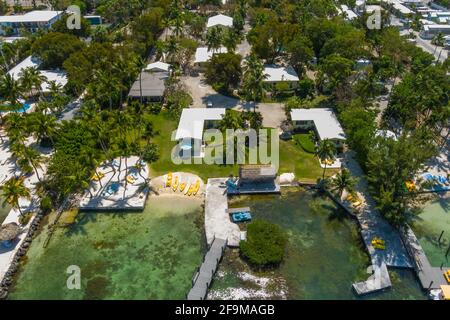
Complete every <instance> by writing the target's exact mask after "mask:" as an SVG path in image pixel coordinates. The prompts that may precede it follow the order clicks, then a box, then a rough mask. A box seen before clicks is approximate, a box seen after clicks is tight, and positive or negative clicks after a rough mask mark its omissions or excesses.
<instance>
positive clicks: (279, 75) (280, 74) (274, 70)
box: [264, 64, 299, 89]
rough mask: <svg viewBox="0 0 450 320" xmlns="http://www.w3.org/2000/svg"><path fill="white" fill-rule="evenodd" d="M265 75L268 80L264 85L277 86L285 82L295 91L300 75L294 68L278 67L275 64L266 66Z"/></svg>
mask: <svg viewBox="0 0 450 320" xmlns="http://www.w3.org/2000/svg"><path fill="white" fill-rule="evenodd" d="M264 74H265V75H266V78H265V79H264V83H266V84H269V85H275V84H276V83H280V82H285V83H287V84H288V86H289V89H295V88H297V86H298V81H299V78H298V75H297V72H295V70H294V68H293V67H292V66H286V67H285V66H277V65H274V64H268V65H265V66H264Z"/></svg>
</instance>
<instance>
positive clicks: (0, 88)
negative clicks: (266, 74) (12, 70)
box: [0, 73, 23, 106]
mask: <svg viewBox="0 0 450 320" xmlns="http://www.w3.org/2000/svg"><path fill="white" fill-rule="evenodd" d="M22 90H23V88H22V86H21V84H20V82H19V81H17V80H15V79H14V78H13V76H11V75H10V74H9V73H7V74H5V75H4V76H3V77H2V78H1V80H0V95H1V96H2V97H3V98H4V99H5V100H7V101H9V103H10V104H11V105H13V106H15V105H17V103H18V100H19V98H20V97H22V92H23V91H22Z"/></svg>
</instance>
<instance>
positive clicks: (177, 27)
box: [172, 9, 184, 38]
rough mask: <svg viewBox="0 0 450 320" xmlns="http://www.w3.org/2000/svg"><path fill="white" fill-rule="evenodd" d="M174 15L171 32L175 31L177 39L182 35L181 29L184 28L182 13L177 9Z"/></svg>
mask: <svg viewBox="0 0 450 320" xmlns="http://www.w3.org/2000/svg"><path fill="white" fill-rule="evenodd" d="M175 12H176V14H175V18H174V19H173V20H172V24H173V30H174V31H175V35H176V36H177V38H179V37H180V36H181V35H183V27H184V18H183V14H184V13H183V12H182V11H180V10H179V9H177V10H176V11H175Z"/></svg>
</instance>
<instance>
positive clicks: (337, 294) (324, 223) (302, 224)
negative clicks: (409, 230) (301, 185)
mask: <svg viewBox="0 0 450 320" xmlns="http://www.w3.org/2000/svg"><path fill="white" fill-rule="evenodd" d="M246 206H248V207H250V208H251V213H252V216H253V217H254V218H260V219H265V220H269V221H271V222H273V223H277V224H279V225H280V226H282V227H283V228H284V229H285V230H286V231H287V233H288V235H289V244H288V248H287V253H286V256H285V261H284V262H283V263H282V264H281V266H280V267H279V268H278V269H277V270H275V271H271V272H262V273H261V272H259V273H257V272H254V271H251V270H249V269H248V267H247V272H249V273H251V274H253V275H258V276H261V277H269V278H275V279H277V278H281V279H283V280H284V281H285V283H286V287H287V295H286V297H285V298H288V299H357V297H356V296H355V294H354V292H353V290H352V287H351V286H352V283H354V282H356V281H362V280H365V279H367V278H368V276H369V275H368V274H367V273H366V270H367V266H368V264H369V258H368V256H367V254H366V252H365V249H364V248H363V244H362V241H361V239H360V236H359V233H358V229H357V224H356V222H355V221H354V220H352V219H351V218H349V217H348V216H347V215H346V214H345V213H344V212H343V211H341V210H338V209H337V208H336V207H335V205H334V204H333V203H332V202H331V201H329V200H328V199H326V198H323V197H318V196H315V195H314V194H311V193H308V192H298V190H297V191H292V190H291V191H288V192H283V194H282V195H281V196H278V195H273V196H267V195H264V196H251V197H238V198H234V200H232V201H231V204H230V207H246ZM227 259H228V260H227ZM231 259H233V261H230V260H231ZM238 260H240V259H239V258H236V257H230V255H228V256H227V257H226V258H225V261H224V263H223V264H222V265H221V267H220V269H219V271H220V272H219V274H220V276H218V277H216V278H215V282H214V284H213V293H214V295H215V296H216V297H220V296H221V294H222V296H223V297H225V296H227V292H230V290H232V289H233V288H238V287H243V288H246V286H247V287H248V288H254V287H255V284H254V283H249V282H248V281H243V280H242V279H240V278H239V277H237V276H236V275H237V274H238V272H240V271H241V270H242V268H243V267H242V265H243V264H244V263H243V262H242V261H238ZM391 277H392V281H393V285H394V288H393V289H392V290H389V291H386V292H383V293H378V294H375V295H370V296H366V297H365V299H423V298H424V295H423V293H422V291H421V290H420V286H419V284H418V282H417V281H416V279H415V276H414V274H413V272H412V271H408V270H395V271H391ZM277 282H280V281H279V280H276V281H274V283H277ZM214 290H215V291H214ZM277 290H278V291H279V288H275V289H274V292H273V295H272V296H271V298H281V296H280V294H279V292H277Z"/></svg>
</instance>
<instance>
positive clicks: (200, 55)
mask: <svg viewBox="0 0 450 320" xmlns="http://www.w3.org/2000/svg"><path fill="white" fill-rule="evenodd" d="M227 52H228V50H227V48H225V47H221V48H219V49H217V50H214V51H213V50H208V48H207V47H200V48H197V50H196V51H195V57H194V65H196V66H197V67H200V68H204V67H205V66H206V63H207V62H208V61H209V59H211V57H212V56H213V55H214V54H219V53H227Z"/></svg>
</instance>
